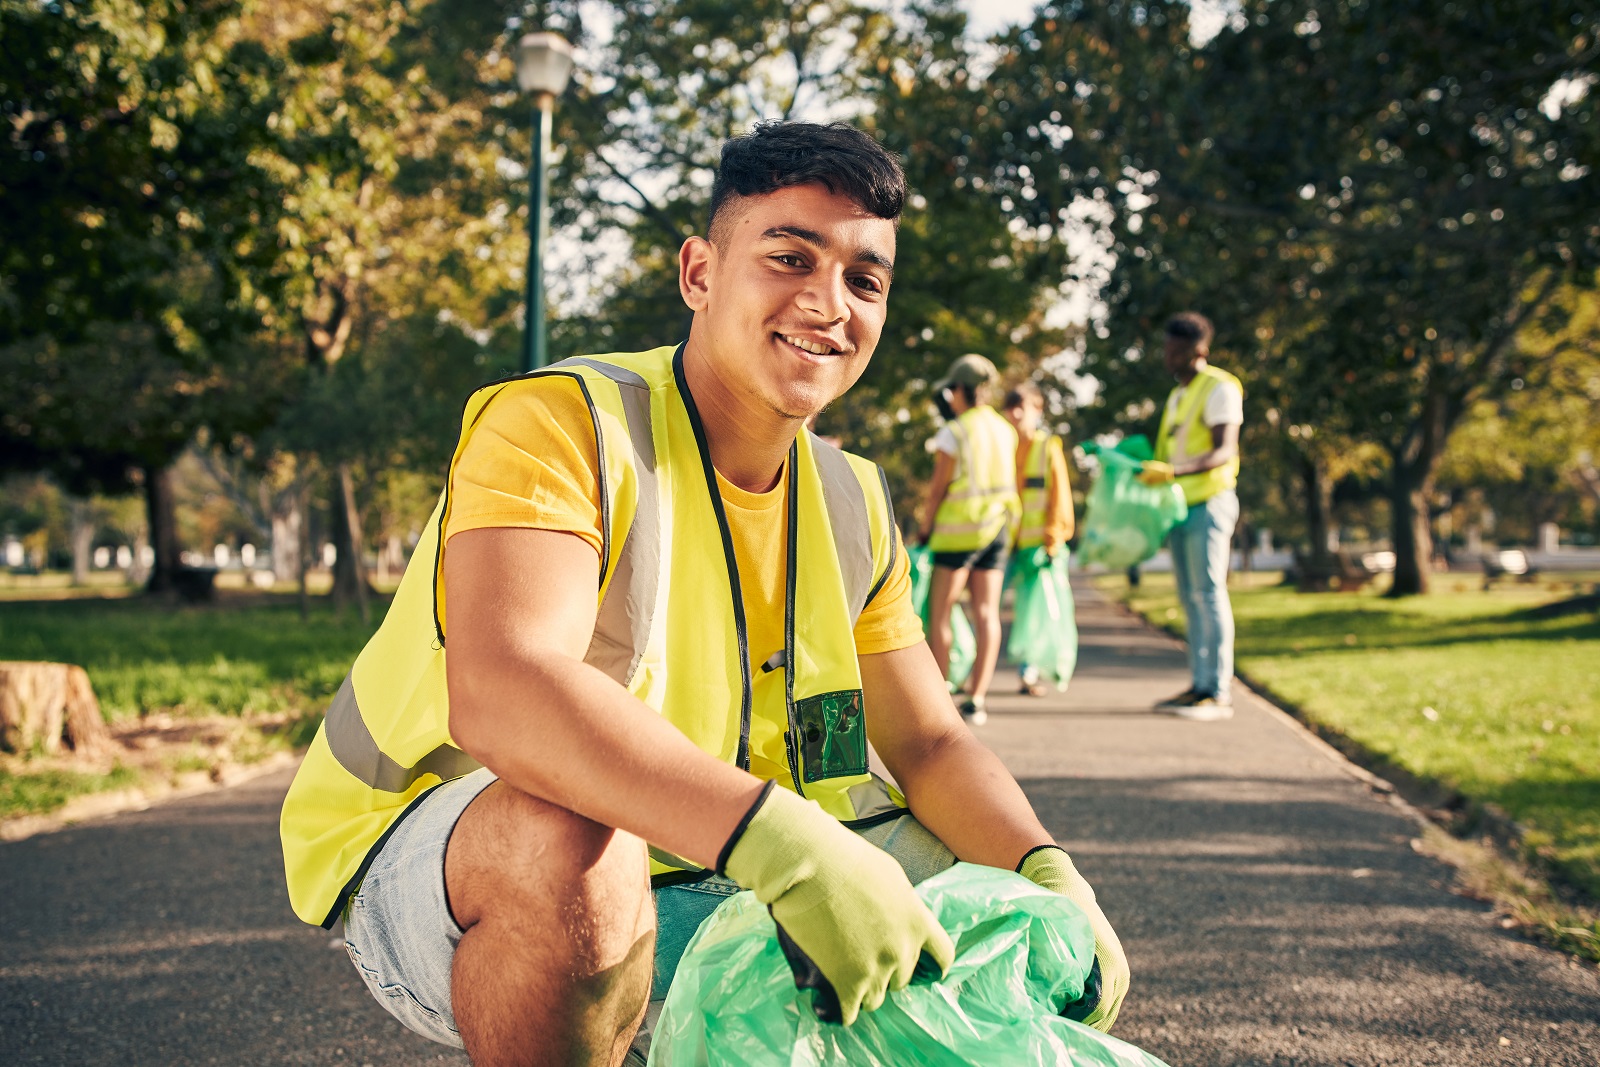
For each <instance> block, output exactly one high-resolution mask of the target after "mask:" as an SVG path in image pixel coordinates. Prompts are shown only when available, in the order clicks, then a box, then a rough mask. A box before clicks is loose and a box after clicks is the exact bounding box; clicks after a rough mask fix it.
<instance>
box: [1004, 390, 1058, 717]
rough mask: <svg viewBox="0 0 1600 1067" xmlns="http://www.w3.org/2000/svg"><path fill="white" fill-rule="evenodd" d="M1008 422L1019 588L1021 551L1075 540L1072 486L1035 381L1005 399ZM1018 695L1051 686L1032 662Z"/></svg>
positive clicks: (1053, 549) (1024, 669) (1021, 667)
mask: <svg viewBox="0 0 1600 1067" xmlns="http://www.w3.org/2000/svg"><path fill="white" fill-rule="evenodd" d="M1004 413H1005V417H1006V421H1007V422H1009V423H1010V424H1011V426H1012V428H1013V429H1014V430H1016V431H1017V488H1018V490H1019V492H1020V495H1021V497H1022V520H1021V521H1020V522H1019V523H1018V525H1017V539H1016V556H1015V557H1013V564H1012V571H1011V577H1009V578H1008V580H1009V581H1011V582H1012V584H1013V588H1015V587H1016V581H1017V578H1016V575H1017V567H1018V565H1019V564H1018V561H1019V560H1025V559H1026V557H1025V556H1023V553H1027V552H1032V551H1034V550H1035V549H1040V548H1042V549H1044V550H1045V553H1046V554H1047V555H1049V556H1050V557H1051V558H1052V559H1053V558H1055V556H1056V554H1057V553H1058V552H1060V551H1061V549H1062V546H1063V545H1065V544H1066V543H1067V541H1068V540H1070V539H1071V537H1072V530H1073V514H1072V483H1071V481H1070V476H1069V475H1068V473H1067V453H1066V449H1065V448H1063V447H1062V444H1061V438H1060V437H1058V436H1056V435H1055V434H1053V433H1051V432H1050V431H1049V430H1047V429H1045V428H1044V425H1043V422H1044V394H1043V393H1042V392H1040V391H1039V387H1038V386H1037V385H1034V384H1033V383H1032V382H1021V383H1019V384H1017V385H1016V386H1013V387H1012V388H1011V389H1010V390H1009V391H1008V392H1007V393H1006V399H1005V407H1004ZM1017 674H1018V675H1019V678H1020V681H1021V685H1020V687H1019V688H1020V691H1021V692H1022V693H1023V694H1024V695H1026V696H1035V697H1042V696H1045V695H1046V694H1048V693H1049V692H1050V687H1049V686H1048V685H1046V684H1045V683H1044V682H1043V681H1041V680H1040V677H1039V668H1038V665H1037V664H1033V663H1018V664H1017Z"/></svg>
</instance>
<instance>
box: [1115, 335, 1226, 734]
mask: <svg viewBox="0 0 1600 1067" xmlns="http://www.w3.org/2000/svg"><path fill="white" fill-rule="evenodd" d="M1213 332H1214V331H1213V329H1212V326H1211V320H1210V319H1208V318H1206V317H1205V316H1204V315H1202V314H1200V313H1199V312H1197V311H1185V312H1183V313H1182V314H1180V315H1174V316H1173V317H1172V318H1171V319H1170V320H1169V321H1168V322H1167V325H1166V330H1165V333H1166V337H1165V344H1164V347H1163V358H1164V359H1165V361H1166V367H1167V373H1169V374H1171V375H1172V376H1173V377H1174V378H1176V379H1177V380H1178V385H1177V387H1176V388H1174V389H1173V390H1172V392H1171V393H1170V394H1169V395H1168V396H1167V403H1166V406H1165V407H1164V408H1163V409H1162V413H1161V429H1160V430H1159V431H1158V432H1157V434H1156V447H1155V458H1153V459H1151V460H1149V461H1148V462H1146V463H1145V465H1144V469H1143V470H1142V471H1141V472H1140V474H1139V479H1140V481H1143V482H1144V483H1145V484H1147V485H1164V484H1166V483H1168V482H1171V481H1174V480H1176V481H1177V483H1178V485H1179V486H1181V487H1182V489H1183V497H1184V499H1185V500H1186V501H1187V502H1188V504H1189V516H1188V518H1186V519H1184V521H1183V522H1182V523H1180V524H1179V525H1178V526H1176V527H1174V528H1173V531H1172V533H1171V534H1169V535H1168V536H1167V547H1168V549H1169V550H1170V551H1171V553H1172V571H1173V576H1174V577H1175V578H1176V579H1177V583H1178V599H1179V601H1180V602H1181V603H1182V604H1183V611H1184V615H1185V617H1186V618H1187V620H1188V635H1189V637H1188V645H1189V675H1190V682H1189V688H1188V689H1185V690H1184V691H1183V692H1181V693H1179V694H1177V695H1176V696H1173V697H1170V698H1168V699H1166V700H1163V701H1161V702H1160V703H1159V704H1157V705H1156V709H1157V710H1158V711H1165V712H1170V713H1171V714H1174V715H1178V716H1181V717H1182V718H1185V719H1196V720H1200V721H1216V720H1219V719H1228V718H1232V717H1233V698H1232V694H1231V692H1230V690H1231V687H1232V684H1233V605H1232V604H1231V603H1230V602H1229V600H1228V561H1229V557H1230V556H1231V555H1232V547H1233V530H1234V526H1235V525H1237V523H1238V521H1239V497H1238V495H1237V494H1236V493H1235V492H1234V486H1236V485H1237V484H1238V482H1239V427H1240V426H1242V425H1243V424H1244V387H1243V386H1242V385H1241V384H1240V382H1239V379H1238V378H1236V377H1234V376H1233V375H1232V374H1229V373H1228V372H1227V371H1225V370H1222V369H1220V368H1218V367H1213V366H1211V364H1210V363H1209V362H1208V357H1209V356H1210V354H1211V338H1212V335H1213Z"/></svg>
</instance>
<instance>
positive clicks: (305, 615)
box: [294, 479, 311, 622]
mask: <svg viewBox="0 0 1600 1067" xmlns="http://www.w3.org/2000/svg"><path fill="white" fill-rule="evenodd" d="M294 499H295V510H296V511H298V512H299V513H300V523H301V529H300V542H299V548H298V550H297V551H296V559H295V567H296V569H297V571H298V572H299V574H298V577H299V579H300V621H301V622H305V621H306V620H308V619H310V618H311V585H310V580H311V578H310V576H311V489H310V487H309V486H308V485H306V483H305V480H304V479H301V480H300V481H298V482H297V483H296V485H295V490H294Z"/></svg>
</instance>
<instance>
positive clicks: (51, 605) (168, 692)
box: [0, 598, 383, 721]
mask: <svg viewBox="0 0 1600 1067" xmlns="http://www.w3.org/2000/svg"><path fill="white" fill-rule="evenodd" d="M382 611H383V607H382V605H381V604H378V605H376V610H375V612H374V619H373V625H372V626H370V627H368V626H363V625H362V624H361V621H360V619H359V618H358V617H357V616H356V614H355V612H354V611H353V610H351V611H348V612H346V613H345V614H344V615H343V616H339V615H336V614H335V613H334V612H333V610H332V609H331V608H329V607H326V606H323V605H317V606H316V607H314V608H313V609H312V612H311V617H310V619H309V620H307V621H304V622H302V621H301V619H300V614H299V611H298V609H297V608H296V607H295V605H294V602H293V601H292V600H291V599H288V598H285V599H284V600H283V601H281V602H272V601H270V600H266V601H257V602H252V603H249V604H247V605H243V606H238V605H233V604H229V603H228V602H227V601H224V602H222V603H220V604H217V605H207V606H204V607H185V608H173V607H169V606H165V605H162V604H159V603H155V602H151V601H148V600H144V599H142V598H128V599H121V600H61V601H54V602H37V601H35V602H20V601H10V602H0V659H19V660H34V659H37V660H56V661H61V662H66V663H76V664H79V665H80V666H82V667H84V668H85V669H86V670H87V671H88V672H89V680H90V681H91V682H92V683H93V684H94V690H95V694H96V695H97V696H98V697H99V699H100V707H101V710H102V711H103V712H104V713H105V715H106V717H107V718H108V719H110V720H113V721H115V720H117V719H124V718H128V717H132V716H138V715H141V714H151V713H155V712H165V713H169V714H174V715H259V714H287V715H289V716H291V717H298V716H302V715H306V714H309V713H312V712H316V711H320V710H321V709H322V707H323V705H325V704H326V703H327V702H328V700H329V698H331V697H332V696H333V694H334V693H335V692H336V691H337V690H338V688H339V682H340V680H341V679H343V678H344V675H345V672H346V671H348V670H349V669H350V664H351V663H352V662H354V660H355V656H356V653H357V652H359V651H360V650H361V646H362V645H363V644H364V643H365V642H366V639H367V637H368V636H369V635H370V633H371V632H372V630H373V629H375V628H376V625H377V622H378V621H379V619H380V618H381V616H382Z"/></svg>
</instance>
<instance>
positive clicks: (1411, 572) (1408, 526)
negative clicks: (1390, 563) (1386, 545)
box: [1388, 466, 1433, 596]
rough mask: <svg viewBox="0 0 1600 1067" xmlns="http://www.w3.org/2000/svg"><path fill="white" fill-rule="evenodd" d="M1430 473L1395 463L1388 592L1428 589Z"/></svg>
mask: <svg viewBox="0 0 1600 1067" xmlns="http://www.w3.org/2000/svg"><path fill="white" fill-rule="evenodd" d="M1432 495H1433V476H1432V473H1431V472H1430V473H1428V474H1427V475H1425V476H1423V477H1421V478H1419V477H1417V472H1415V471H1408V470H1407V469H1406V468H1404V467H1400V466H1397V467H1396V468H1395V470H1394V474H1393V476H1392V477H1391V479H1390V483H1389V512H1390V523H1389V529H1390V539H1391V540H1392V541H1393V543H1394V582H1393V584H1391V585H1390V586H1389V594H1388V595H1389V596H1415V595H1417V594H1420V593H1426V592H1427V591H1428V575H1429V574H1430V573H1432V570H1433V530H1432V528H1431V524H1430V523H1429V521H1428V498H1429V497H1430V496H1432Z"/></svg>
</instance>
